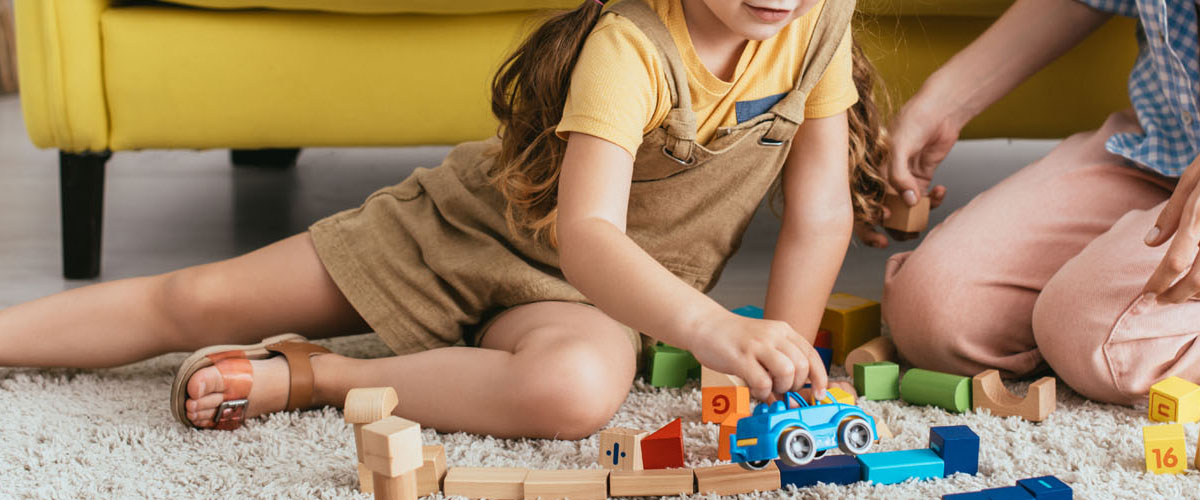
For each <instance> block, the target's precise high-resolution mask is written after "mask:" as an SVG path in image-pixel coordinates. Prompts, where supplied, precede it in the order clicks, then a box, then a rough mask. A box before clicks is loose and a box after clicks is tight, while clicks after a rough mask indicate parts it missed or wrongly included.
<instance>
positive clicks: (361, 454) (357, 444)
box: [351, 424, 367, 464]
mask: <svg viewBox="0 0 1200 500" xmlns="http://www.w3.org/2000/svg"><path fill="white" fill-rule="evenodd" d="M351 425H353V426H354V450H355V451H356V452H357V453H358V463H360V464H361V463H362V462H363V460H366V455H367V450H366V449H365V448H363V441H362V428H363V426H364V425H367V424H351Z"/></svg>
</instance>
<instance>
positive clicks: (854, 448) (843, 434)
mask: <svg viewBox="0 0 1200 500" xmlns="http://www.w3.org/2000/svg"><path fill="white" fill-rule="evenodd" d="M874 442H875V436H874V433H872V432H871V426H870V425H868V424H867V421H866V420H863V419H861V418H858V417H850V418H847V419H846V420H843V421H842V423H841V424H840V425H838V448H841V449H842V453H845V454H847V455H861V454H863V453H866V452H867V450H870V449H871V445H872V444H873V443H874Z"/></svg>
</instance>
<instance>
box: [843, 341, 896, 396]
mask: <svg viewBox="0 0 1200 500" xmlns="http://www.w3.org/2000/svg"><path fill="white" fill-rule="evenodd" d="M855 352H857V351H855ZM851 354H853V353H851ZM846 361H847V362H849V361H850V358H849V357H847V358H846ZM850 373H852V374H853V375H854V389H855V390H857V391H858V395H859V397H861V398H863V399H866V400H867V401H889V400H893V399H900V365H898V364H896V363H893V362H891V361H876V362H874V363H858V364H855V365H854V371H852V372H850Z"/></svg>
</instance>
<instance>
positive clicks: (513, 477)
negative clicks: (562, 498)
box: [443, 467, 529, 500]
mask: <svg viewBox="0 0 1200 500" xmlns="http://www.w3.org/2000/svg"><path fill="white" fill-rule="evenodd" d="M528 474H529V470H528V469H520V468H511V467H453V468H451V469H450V470H449V471H447V472H446V487H445V490H444V491H443V492H444V493H445V494H446V496H454V495H458V496H461V497H467V498H490V499H493V500H521V499H523V498H525V476H527V475H528Z"/></svg>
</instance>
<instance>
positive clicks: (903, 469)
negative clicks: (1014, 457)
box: [777, 425, 979, 488]
mask: <svg viewBox="0 0 1200 500" xmlns="http://www.w3.org/2000/svg"><path fill="white" fill-rule="evenodd" d="M929 446H930V447H929V448H928V449H922V450H901V451H888V452H878V453H864V454H862V455H859V456H857V457H851V456H848V455H833V456H828V457H824V458H821V459H818V460H814V461H812V462H810V463H808V464H805V465H802V466H799V467H791V466H788V465H785V464H783V463H782V462H777V465H778V468H779V475H780V478H781V482H782V484H784V485H788V484H790V485H794V486H796V487H798V488H802V487H806V486H813V485H815V484H817V483H818V482H820V483H831V484H851V483H855V482H858V481H870V482H873V483H879V484H894V483H901V482H904V481H907V480H909V479H930V478H935V477H945V476H950V475H953V474H956V473H959V472H962V473H965V474H975V473H976V472H977V471H978V469H979V436H977V435H976V434H975V433H974V432H973V431H971V429H970V428H969V427H967V426H965V425H956V426H948V427H932V428H930V429H929Z"/></svg>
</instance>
